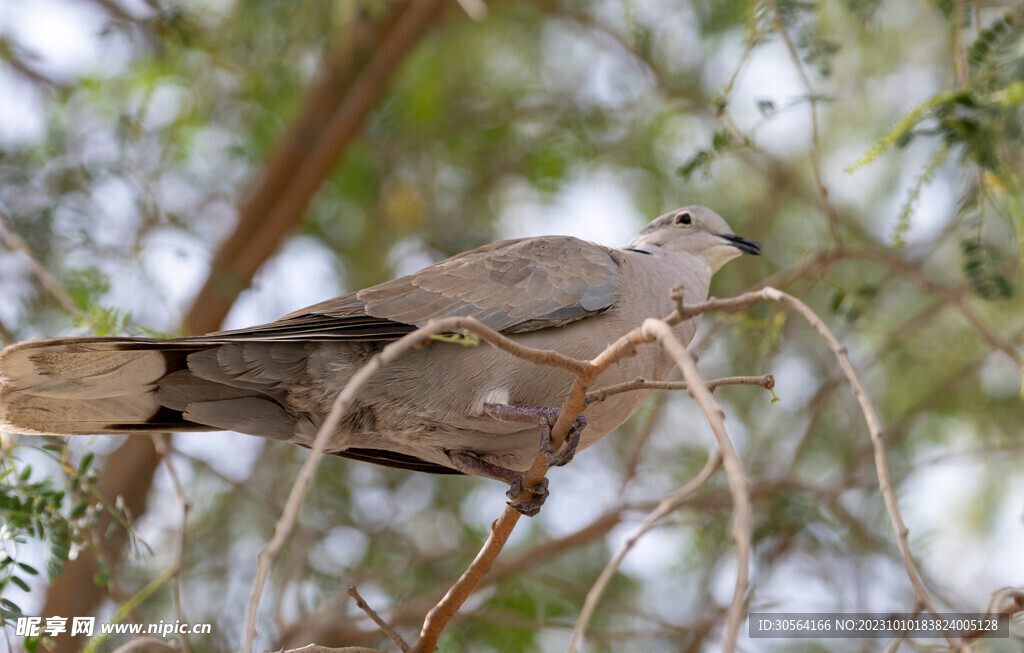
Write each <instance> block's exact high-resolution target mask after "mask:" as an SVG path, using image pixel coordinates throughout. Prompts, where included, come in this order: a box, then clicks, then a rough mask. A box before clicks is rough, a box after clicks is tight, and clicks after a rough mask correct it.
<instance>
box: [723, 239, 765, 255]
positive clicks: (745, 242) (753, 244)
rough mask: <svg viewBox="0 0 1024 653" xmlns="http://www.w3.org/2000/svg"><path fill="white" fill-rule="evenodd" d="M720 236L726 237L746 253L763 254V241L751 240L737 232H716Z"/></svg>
mask: <svg viewBox="0 0 1024 653" xmlns="http://www.w3.org/2000/svg"><path fill="white" fill-rule="evenodd" d="M715 235H716V236H718V237H719V238H724V239H726V240H728V241H729V244H730V245H732V246H733V247H735V248H736V249H738V250H740V251H741V252H743V253H745V254H753V255H754V256H760V255H761V243H759V242H757V241H756V240H750V239H749V238H743V237H742V236H737V235H736V234H715Z"/></svg>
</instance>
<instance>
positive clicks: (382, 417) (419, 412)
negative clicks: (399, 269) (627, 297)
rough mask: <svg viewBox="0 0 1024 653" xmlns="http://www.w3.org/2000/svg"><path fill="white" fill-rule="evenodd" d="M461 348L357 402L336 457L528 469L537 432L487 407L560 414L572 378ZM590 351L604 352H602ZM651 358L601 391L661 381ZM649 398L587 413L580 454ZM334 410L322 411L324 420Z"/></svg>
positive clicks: (431, 357)
mask: <svg viewBox="0 0 1024 653" xmlns="http://www.w3.org/2000/svg"><path fill="white" fill-rule="evenodd" d="M456 347H460V346H459V345H450V344H442V345H434V346H431V347H430V348H428V349H426V350H422V351H416V352H412V353H411V354H409V355H408V356H406V357H403V358H401V359H399V360H397V361H395V362H394V363H392V364H391V365H389V366H387V367H385V368H384V369H382V370H381V371H380V372H379V373H378V374H377V375H376V376H375V377H373V378H372V379H371V380H370V381H369V382H368V383H367V385H366V386H364V388H363V390H362V391H361V392H360V393H359V394H358V395H357V400H356V402H355V404H353V406H352V407H351V408H350V409H349V411H348V415H347V416H346V417H345V418H344V419H343V420H342V426H341V428H340V429H339V432H338V433H337V435H336V437H335V438H334V440H333V442H332V444H331V449H332V450H341V449H347V448H358V449H385V450H388V451H394V452H398V453H402V454H406V455H411V456H414V457H416V458H419V459H421V460H426V461H429V462H433V463H437V464H440V465H445V466H447V465H448V464H449V463H448V457H447V452H449V451H465V452H470V453H473V454H476V455H478V456H480V457H481V458H483V459H484V460H487V461H488V462H492V463H494V464H497V465H501V466H502V467H506V468H509V469H515V470H525V469H528V468H529V466H530V464H531V463H532V461H533V460H534V458H535V457H536V455H537V451H538V447H539V444H540V430H539V428H538V426H537V425H534V424H528V423H521V422H519V423H511V422H503V421H499V420H497V419H494V418H493V417H490V416H489V415H487V414H485V413H484V411H483V406H484V404H485V403H508V404H512V405H520V406H544V407H561V405H562V404H563V402H564V400H565V397H566V395H567V394H568V392H569V389H570V388H571V384H572V379H573V377H572V375H571V374H570V373H568V372H566V371H564V370H560V369H556V368H551V367H544V366H537V365H534V364H532V363H528V362H526V361H522V360H520V359H517V358H513V357H511V356H504V355H497V356H496V355H495V354H496V352H495V350H494V349H493V348H491V347H490V346H488V345H481V346H479V347H474V348H461V347H460V348H459V349H455V348H456ZM588 349H595V350H596V351H599V350H600V349H603V345H602V346H600V347H597V346H596V345H593V346H591V347H589V348H588ZM574 353H577V352H574ZM595 353H596V352H595ZM652 353H653V350H647V351H642V352H641V355H640V356H638V357H636V358H631V359H626V360H625V361H622V362H621V363H618V364H616V365H613V366H612V367H611V368H609V369H608V370H607V371H606V372H605V373H604V374H603V375H602V376H601V377H600V379H599V381H598V382H597V383H596V384H595V386H596V387H605V386H608V385H612V384H614V383H619V382H623V381H630V380H633V379H635V378H636V377H638V376H645V377H647V378H655V376H656V375H657V374H658V372H659V371H660V370H658V369H657V368H658V367H659V366H658V364H657V363H658V361H657V360H656V358H654V357H653V356H652ZM577 355H579V353H577ZM584 355H587V352H584ZM661 373H662V374H663V373H664V371H661ZM649 394H650V393H649V392H631V393H624V394H619V395H614V396H612V397H610V398H608V399H606V400H605V401H603V402H599V403H595V404H593V405H592V406H590V407H588V408H587V410H586V411H585V412H584V415H585V417H586V419H587V427H586V429H585V430H584V432H583V437H582V439H581V442H580V449H583V448H586V447H588V446H590V445H592V444H594V443H595V442H597V441H598V440H600V439H601V438H602V437H604V436H605V435H607V434H608V433H610V432H611V431H613V430H614V429H615V428H617V427H618V426H619V425H621V424H622V422H624V421H625V420H626V419H627V418H628V417H629V416H630V415H632V414H633V413H634V412H635V411H636V410H637V409H638V408H639V407H640V405H641V404H642V403H643V401H644V400H645V399H646V398H647V396H648V395H649ZM328 408H329V407H328V406H326V405H325V406H323V408H322V410H323V415H322V416H321V419H322V417H323V416H326V410H327V409H328ZM318 421H320V420H318ZM312 435H313V434H312V433H310V434H307V435H306V438H311V437H312Z"/></svg>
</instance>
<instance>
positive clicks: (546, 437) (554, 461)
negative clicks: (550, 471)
mask: <svg viewBox="0 0 1024 653" xmlns="http://www.w3.org/2000/svg"><path fill="white" fill-rule="evenodd" d="M556 415H557V414H556ZM586 426H587V418H586V417H584V416H583V415H580V416H579V417H577V418H576V421H575V422H574V423H573V425H572V430H571V431H569V435H567V436H565V441H564V442H562V446H561V447H559V448H558V451H554V450H553V449H552V447H551V429H550V428H549V429H546V430H545V431H544V434H543V437H542V439H541V443H540V450H541V452H543V453H544V455H546V456H547V457H549V458H551V460H550V461H548V467H561V466H562V465H568V464H569V463H570V462H572V459H573V457H574V456H575V455H576V448H577V447H579V445H580V436H581V435H583V429H584V428H586Z"/></svg>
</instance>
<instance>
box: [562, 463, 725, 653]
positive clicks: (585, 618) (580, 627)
mask: <svg viewBox="0 0 1024 653" xmlns="http://www.w3.org/2000/svg"><path fill="white" fill-rule="evenodd" d="M721 464H722V455H721V454H720V453H719V452H718V450H715V451H714V452H712V454H711V455H710V456H708V460H707V462H706V463H704V468H703V469H701V470H700V473H699V474H697V476H696V477H694V479H693V480H691V481H690V482H689V483H687V484H686V485H684V486H683V487H681V488H679V489H678V490H676V491H675V492H673V493H672V494H670V495H668V496H667V497H665V498H664V499H662V500H661V503H659V504H658V507H657V508H655V509H654V511H652V512H651V514H649V515H647V517H646V518H645V519H644V521H643V523H641V524H640V527H639V528H638V529H637V531H636V532H635V533H634V534H633V535H631V536H630V537H629V539H628V540H626V542H625V543H624V544H623V545H622V548H621V549H619V552H618V553H617V554H616V555H615V557H614V558H612V559H611V560H609V561H608V564H607V565H605V568H604V569H603V570H602V571H601V575H600V576H598V577H597V580H596V581H595V582H594V586H593V587H591V588H590V591H588V592H587V598H586V600H585V601H584V602H583V609H582V610H581V611H580V616H579V618H578V619H577V620H576V627H575V628H573V631H572V642H571V643H570V644H569V651H570V653H576V651H578V650H579V647H580V645H581V644H582V643H583V636H584V634H585V633H586V630H587V626H588V625H589V624H590V620H591V618H592V617H593V616H594V611H595V610H596V609H597V606H598V604H599V603H600V602H601V598H602V597H603V596H604V593H605V591H606V590H607V589H608V585H609V583H611V580H612V577H613V576H615V572H616V571H617V570H618V568H619V566H620V565H621V564H622V561H623V560H624V559H625V558H626V555H627V554H628V553H629V552H630V551H631V550H632V549H633V547H634V546H636V543H637V542H639V541H640V538H641V537H643V536H644V535H645V534H646V533H647V532H648V531H650V530H651V529H652V528H653V527H654V526H655V524H657V523H658V522H659V521H661V520H662V519H664V518H665V517H666V516H667V515H669V514H671V513H672V512H674V511H675V510H676V508H678V507H679V506H680V505H682V504H683V503H684V502H685V501H686V499H688V498H689V497H690V495H692V494H693V493H694V492H696V491H697V490H699V489H700V488H702V487H704V484H705V483H707V482H708V480H709V479H710V478H711V476H712V474H714V473H715V471H717V470H718V467H719V466H720V465H721Z"/></svg>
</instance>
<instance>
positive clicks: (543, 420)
mask: <svg viewBox="0 0 1024 653" xmlns="http://www.w3.org/2000/svg"><path fill="white" fill-rule="evenodd" d="M484 412H486V413H487V414H488V415H490V416H491V417H493V418H494V419H496V420H498V421H501V422H525V423H529V424H536V425H537V426H538V427H539V428H540V451H541V453H543V454H545V455H546V456H548V457H549V458H551V460H550V461H549V462H548V467H561V466H562V465H566V464H568V463H569V462H570V461H571V460H572V459H573V456H575V455H576V448H577V447H578V446H579V444H580V435H582V433H583V429H584V427H586V425H587V419H586V418H585V417H583V415H580V416H579V417H577V418H576V421H575V423H573V426H572V430H571V431H569V435H567V436H566V438H565V441H564V442H563V443H562V446H561V447H559V448H558V451H555V450H554V449H553V448H552V446H551V427H553V426H554V425H555V422H556V421H558V416H559V415H560V414H561V413H562V410H561V409H560V408H548V407H545V406H513V405H509V404H484Z"/></svg>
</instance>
